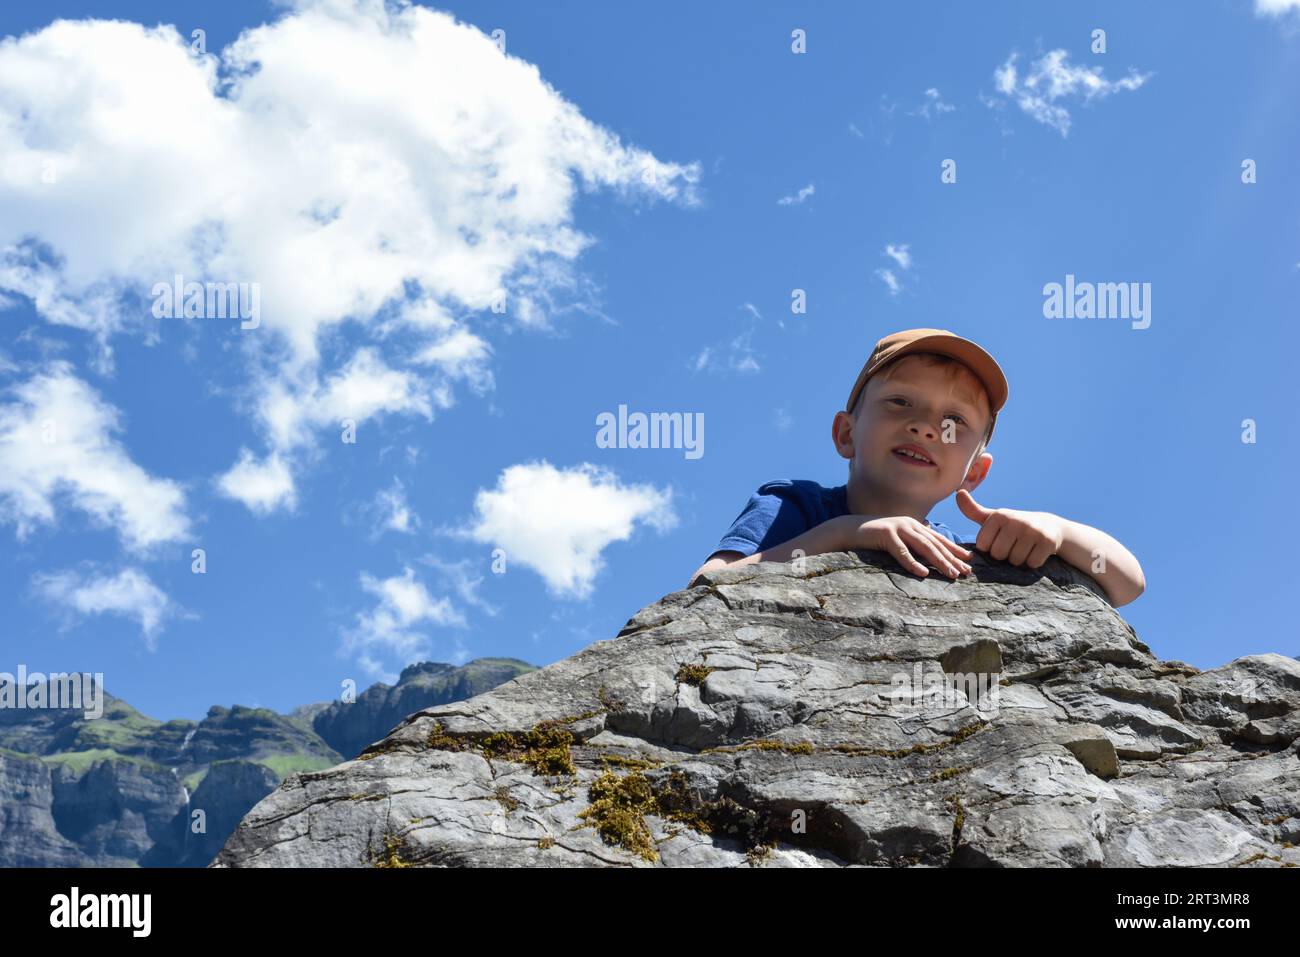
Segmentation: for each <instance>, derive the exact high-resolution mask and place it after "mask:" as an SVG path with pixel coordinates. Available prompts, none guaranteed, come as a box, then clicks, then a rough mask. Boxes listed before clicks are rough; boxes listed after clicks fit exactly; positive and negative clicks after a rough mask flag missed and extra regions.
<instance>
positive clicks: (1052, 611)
mask: <svg viewBox="0 0 1300 957" xmlns="http://www.w3.org/2000/svg"><path fill="white" fill-rule="evenodd" d="M797 564H799V563H761V564H757V565H749V566H746V567H743V568H738V569H727V570H721V571H716V572H713V573H712V574H709V575H707V576H706V577H705V578H704V579H702V580H701V583H700V584H697V585H696V586H695V587H693V588H691V589H687V590H683V591H678V592H674V593H673V594H670V595H668V596H666V597H665V598H663V599H662V600H660V601H659V602H656V603H655V604H653V605H650V606H647V607H646V608H644V609H642V610H641V611H640V612H639V613H638V614H637V615H636V616H635V617H634V618H632V619H631V620H630V621H629V622H628V623H627V625H626V627H625V628H624V629H623V630H622V631H621V632H620V633H619V634H618V635H617V636H616V637H615V638H613V639H610V640H607V641H601V642H597V643H595V644H593V645H591V646H589V647H588V648H586V649H584V650H583V651H581V652H580V653H578V654H576V655H574V656H572V657H570V658H567V659H565V660H563V661H559V662H556V663H555V664H552V665H549V666H547V667H545V668H542V669H540V670H537V671H533V672H530V673H528V674H525V675H522V676H520V677H518V678H516V679H514V680H512V681H509V682H507V683H506V684H503V685H501V686H500V687H497V688H495V689H493V690H491V691H489V692H487V693H484V694H480V695H477V696H476V697H474V698H471V699H469V700H467V701H461V702H456V703H454V704H444V705H439V706H436V707H432V708H426V709H424V710H422V711H419V712H417V713H415V714H412V715H410V716H409V717H407V718H406V719H405V721H403V722H402V724H401V725H400V726H398V727H396V728H395V729H394V730H393V731H392V732H391V733H390V734H389V735H388V736H387V737H386V738H384V739H383V740H382V741H379V742H377V743H375V744H372V745H371V746H370V747H368V748H366V749H365V750H364V751H363V752H362V753H361V754H360V756H359V757H358V758H357V759H356V760H352V761H348V762H346V763H343V764H340V765H338V766H336V767H333V768H330V769H329V770H326V771H319V772H311V773H301V774H294V775H291V776H289V777H288V778H287V779H286V780H285V781H284V782H283V783H282V784H281V785H280V787H279V788H278V790H276V791H275V792H274V793H273V794H271V795H269V796H268V797H266V798H265V799H263V800H262V801H261V802H260V803H259V804H257V806H256V807H254V808H253V809H252V811H251V812H250V813H249V814H248V815H247V817H245V818H244V820H243V822H242V823H241V824H240V825H239V827H238V828H237V829H236V831H235V833H234V834H233V835H232V836H231V837H230V840H229V841H228V842H227V843H226V845H225V847H224V848H223V849H222V851H221V853H220V854H219V855H218V856H217V859H216V860H215V861H214V862H213V864H212V865H211V866H214V867H248V866H366V865H372V866H374V865H378V866H397V867H401V866H488V865H491V866H498V865H505V866H525V867H528V866H557V865H558V866H654V865H660V866H718V865H721V866H736V865H745V864H749V865H758V866H855V865H868V866H1052V867H1131V866H1139V867H1156V866H1175V867H1177V866H1253V867H1278V866H1294V865H1295V864H1298V863H1300V849H1297V848H1296V847H1295V846H1294V845H1295V844H1297V843H1300V754H1297V737H1300V662H1297V661H1295V660H1293V659H1291V658H1287V657H1284V656H1282V655H1276V654H1265V655H1254V656H1250V657H1245V658H1239V659H1237V660H1236V661H1233V662H1231V663H1229V664H1227V665H1224V666H1222V667H1219V668H1215V669H1213V670H1211V671H1205V672H1199V671H1198V670H1197V669H1196V668H1194V667H1191V666H1190V665H1186V664H1183V663H1182V662H1178V661H1159V660H1157V659H1156V658H1155V657H1154V656H1153V655H1152V654H1151V652H1150V650H1149V648H1148V647H1147V646H1146V645H1145V644H1143V643H1142V642H1141V641H1139V640H1138V639H1137V637H1136V635H1135V634H1134V632H1133V630H1132V629H1131V628H1130V627H1129V626H1128V625H1127V624H1126V623H1125V622H1124V621H1123V620H1122V619H1121V618H1120V617H1119V615H1118V614H1117V613H1116V612H1115V611H1114V610H1113V609H1112V608H1111V607H1110V605H1109V604H1108V603H1107V602H1106V601H1105V599H1104V598H1103V597H1102V592H1101V590H1100V589H1099V588H1098V586H1097V585H1096V583H1095V582H1094V581H1093V580H1092V579H1090V578H1089V577H1087V576H1086V575H1083V574H1081V573H1080V572H1078V571H1076V570H1075V569H1073V568H1072V567H1070V566H1069V565H1066V564H1064V563H1062V562H1060V561H1059V560H1058V559H1056V558H1052V559H1049V562H1048V564H1047V565H1045V566H1044V567H1043V568H1042V569H1039V570H1036V571H1031V570H1027V569H1021V568H1016V567H1014V566H1011V565H1008V564H1006V563H1003V562H997V561H993V560H991V559H986V558H985V557H984V556H982V555H980V554H978V553H977V554H976V555H975V557H974V560H973V562H972V564H973V565H974V566H975V575H974V576H973V577H968V578H966V579H961V580H958V581H955V582H953V581H948V580H947V579H941V578H940V577H939V576H938V575H937V574H936V573H933V572H932V573H931V575H930V577H928V578H925V579H922V578H918V577H916V576H914V575H911V574H909V573H907V572H904V571H903V570H901V569H900V568H899V567H898V566H897V565H896V564H895V562H894V560H893V559H892V558H890V557H889V556H887V555H885V554H884V553H881V552H874V551H864V552H838V553H832V554H827V555H818V556H814V557H811V558H807V559H804V560H803V562H802V566H803V567H801V568H800V567H796V565H797ZM980 676H985V677H984V678H982V679H981V678H980ZM981 681H984V682H986V683H985V684H982V683H981Z"/></svg>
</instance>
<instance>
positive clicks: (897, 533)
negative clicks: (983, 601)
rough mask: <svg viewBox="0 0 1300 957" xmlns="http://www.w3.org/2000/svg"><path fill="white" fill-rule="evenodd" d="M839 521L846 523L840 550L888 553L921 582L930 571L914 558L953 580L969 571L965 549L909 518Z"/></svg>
mask: <svg viewBox="0 0 1300 957" xmlns="http://www.w3.org/2000/svg"><path fill="white" fill-rule="evenodd" d="M842 520H843V521H845V522H847V523H848V528H847V529H846V532H845V534H846V541H845V543H844V546H843V547H844V548H845V549H855V548H871V549H877V550H879V551H882V552H889V554H891V555H893V556H894V558H895V560H897V562H898V564H900V565H902V566H903V567H904V568H906V569H907V570H908V571H910V572H913V573H915V574H917V575H920V576H921V577H922V578H924V577H926V576H927V575H929V574H930V570H929V569H928V568H926V567H925V565H924V564H923V563H922V562H919V561H917V559H916V556H917V555H919V556H921V557H922V558H925V559H927V560H929V562H930V563H931V564H932V565H934V567H935V568H937V569H939V571H941V572H943V573H944V574H946V575H948V577H950V578H954V579H956V578H960V577H961V576H962V575H969V574H970V573H971V567H970V566H969V565H967V564H966V562H965V561H963V559H966V558H970V552H969V551H968V550H967V549H965V548H963V547H962V546H960V545H958V544H957V543H956V542H951V541H949V540H948V539H946V538H944V537H943V536H942V535H940V534H939V533H938V532H936V531H935V530H934V529H932V528H930V527H928V526H927V525H926V524H925V523H924V522H919V521H917V520H916V519H914V518H912V517H911V516H910V515H895V516H892V517H887V518H875V519H870V520H868V521H865V522H864V521H862V516H861V515H845V516H843V517H842ZM832 521H836V520H835V519H832Z"/></svg>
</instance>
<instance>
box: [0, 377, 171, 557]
mask: <svg viewBox="0 0 1300 957" xmlns="http://www.w3.org/2000/svg"><path fill="white" fill-rule="evenodd" d="M5 391H6V392H7V393H9V394H12V395H14V396H16V398H17V401H16V402H9V403H3V404H0V522H11V523H13V524H14V525H15V526H16V527H17V535H18V538H19V539H20V540H22V539H25V538H26V537H27V536H28V535H29V534H30V533H31V532H32V531H33V530H34V529H35V528H36V527H37V526H38V525H42V524H44V525H52V524H54V522H55V520H56V517H57V511H58V507H59V506H60V504H64V505H66V506H71V507H72V508H76V509H78V510H80V511H82V512H85V513H86V514H87V515H89V516H90V518H91V519H92V520H93V521H94V522H95V523H96V524H98V525H101V526H105V527H111V528H113V529H115V530H116V532H117V534H118V535H119V537H120V538H121V540H122V542H123V544H125V545H126V546H127V547H128V548H131V549H135V550H144V549H147V548H149V547H151V546H154V545H157V544H160V543H163V542H171V541H177V540H179V539H182V538H184V537H185V536H187V535H188V534H189V532H190V528H189V519H188V518H187V517H186V515H185V493H184V492H183V491H182V488H181V486H180V485H179V484H178V483H176V482H173V481H170V480H168V479H161V478H155V477H154V476H152V475H150V474H149V473H148V472H146V471H145V470H144V469H143V468H141V467H140V466H139V465H137V464H136V463H135V462H133V461H132V460H131V457H130V455H129V454H128V453H127V451H126V449H125V448H124V447H123V446H122V445H121V443H120V442H119V441H118V440H117V439H116V438H115V437H114V435H115V433H120V432H122V431H123V427H122V417H121V413H119V412H118V410H117V409H116V408H115V407H113V406H112V405H110V404H109V403H107V402H105V401H104V400H103V399H102V398H101V397H100V396H99V394H98V393H96V392H95V390H94V389H92V388H91V387H90V386H89V385H87V384H86V383H85V382H83V381H82V380H81V379H78V378H77V377H76V376H75V375H74V374H73V372H72V367H71V366H70V365H69V364H68V363H66V362H63V361H59V360H56V361H54V362H51V363H50V364H49V366H48V367H47V369H46V371H44V372H42V373H39V374H37V375H34V376H32V377H31V378H29V379H27V380H26V381H25V382H21V383H18V384H15V385H11V386H10V387H9V388H8V389H6V390H5Z"/></svg>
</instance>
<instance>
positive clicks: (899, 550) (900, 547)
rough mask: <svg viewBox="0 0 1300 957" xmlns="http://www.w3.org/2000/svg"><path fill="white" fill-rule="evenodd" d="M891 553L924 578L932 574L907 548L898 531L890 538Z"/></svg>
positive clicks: (907, 567)
mask: <svg viewBox="0 0 1300 957" xmlns="http://www.w3.org/2000/svg"><path fill="white" fill-rule="evenodd" d="M889 553H890V554H891V555H893V556H894V558H895V559H896V560H897V561H898V564H900V565H902V566H903V567H904V568H906V569H907V570H909V571H911V572H915V573H916V574H918V575H920V576H921V577H923V578H924V577H925V576H926V575H928V574H930V570H929V569H928V568H926V567H925V566H924V565H923V564H921V563H920V562H918V561H917V560H916V558H915V557H914V556H913V555H912V553H911V552H909V551H908V550H907V546H906V545H905V544H903V540H902V539H901V538H899V537H898V534H897V533H895V534H894V535H893V536H892V537H891V538H890V541H889Z"/></svg>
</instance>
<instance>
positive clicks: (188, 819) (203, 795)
mask: <svg viewBox="0 0 1300 957" xmlns="http://www.w3.org/2000/svg"><path fill="white" fill-rule="evenodd" d="M533 668H534V666H533V665H530V664H528V663H527V662H523V661H518V660H516V659H501V658H480V659H475V660H474V661H470V662H468V663H466V664H465V665H462V666H453V665H448V664H439V663H433V662H424V663H421V664H417V665H412V666H410V667H408V668H407V669H406V670H405V671H403V672H402V675H401V678H400V679H399V680H398V683H397V684H396V685H394V686H392V687H389V686H388V685H385V684H379V685H375V686H373V687H371V688H369V689H367V690H366V691H364V692H363V693H362V694H361V695H359V696H358V698H357V701H356V702H355V703H353V704H342V703H337V702H335V703H330V702H319V703H316V704H311V705H304V706H301V707H299V708H295V709H294V710H293V711H292V712H291V713H290V714H288V715H282V714H278V713H276V712H274V711H272V710H270V709H268V708H247V707H244V706H242V705H235V706H233V707H231V708H225V707H222V706H220V705H215V706H213V707H212V708H210V709H208V713H207V715H206V716H205V717H204V719H203V720H202V721H198V722H195V721H187V720H182V719H177V720H173V721H167V722H162V721H158V720H156V719H153V718H149V717H146V716H145V715H142V714H141V713H140V712H138V711H136V710H135V709H134V708H133V707H131V705H130V704H128V703H127V702H125V701H123V700H122V699H120V698H116V697H114V696H113V695H110V694H105V695H104V712H103V715H102V716H100V717H98V718H93V719H87V718H86V717H85V715H84V712H83V711H82V710H80V709H55V708H48V709H45V708H13V707H11V708H0V867H46V866H75V867H132V866H140V867H202V866H204V865H206V864H207V863H208V862H209V861H211V860H212V858H213V856H214V855H215V854H216V853H217V851H219V850H220V849H221V846H222V845H223V844H224V843H225V841H226V838H227V837H228V836H229V835H230V833H231V831H232V830H233V829H234V828H235V826H236V825H237V824H238V823H239V821H240V819H241V818H243V816H244V815H245V814H246V813H247V811H248V810H249V809H250V808H252V807H253V806H254V805H255V804H256V803H257V802H258V801H260V800H261V799H262V798H263V797H265V796H266V795H267V794H269V793H271V791H273V790H274V789H275V787H276V786H277V785H278V784H279V783H280V782H281V781H283V780H284V778H285V777H286V776H287V775H290V774H293V773H297V772H307V771H319V770H324V769H326V768H329V767H331V766H333V765H335V764H338V763H340V762H342V761H344V760H345V759H346V758H351V757H354V756H355V755H356V754H357V753H358V752H359V751H360V750H361V748H362V747H364V746H365V745H366V744H368V743H370V742H372V741H375V740H378V739H379V738H381V737H382V736H383V735H384V733H385V732H386V731H388V730H389V729H391V728H392V727H394V726H395V725H396V724H397V723H398V722H399V721H400V720H401V718H402V717H405V713H403V714H402V715H400V716H398V717H397V718H391V719H390V716H391V715H392V714H393V713H394V709H400V708H402V707H405V706H407V705H408V704H409V705H410V706H411V709H412V710H419V709H420V708H424V707H429V706H430V705H434V704H442V703H445V702H449V701H454V700H456V696H457V695H458V694H460V693H462V692H463V693H465V694H467V695H468V694H471V693H473V694H476V693H478V692H480V691H483V690H486V689H488V688H491V687H493V686H494V683H496V684H499V683H501V682H505V681H509V680H510V679H511V678H513V677H514V676H515V675H518V674H522V673H524V672H526V671H529V670H532V669H533ZM47 687H48V685H47ZM384 722H388V723H386V724H385V723H384ZM317 723H319V724H320V726H321V731H323V732H324V733H321V731H318V730H317V728H316V724H317ZM336 745H337V747H336Z"/></svg>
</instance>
